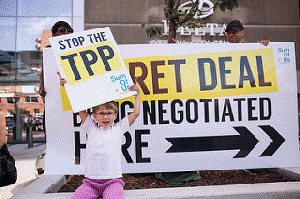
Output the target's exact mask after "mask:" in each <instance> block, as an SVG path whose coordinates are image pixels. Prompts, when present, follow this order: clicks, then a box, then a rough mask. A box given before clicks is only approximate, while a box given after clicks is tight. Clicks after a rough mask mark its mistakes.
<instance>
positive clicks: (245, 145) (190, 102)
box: [45, 43, 300, 174]
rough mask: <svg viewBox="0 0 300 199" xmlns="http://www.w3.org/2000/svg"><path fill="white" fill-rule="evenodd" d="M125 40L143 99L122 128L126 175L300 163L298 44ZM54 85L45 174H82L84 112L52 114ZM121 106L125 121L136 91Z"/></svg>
mask: <svg viewBox="0 0 300 199" xmlns="http://www.w3.org/2000/svg"><path fill="white" fill-rule="evenodd" d="M119 47H120V51H121V53H122V57H123V58H124V63H125V64H126V66H127V68H128V70H129V73H130V75H131V76H132V77H133V78H137V82H138V85H139V86H140V90H141V101H142V107H141V114H140V116H139V117H138V118H137V120H136V121H135V123H134V124H133V125H132V127H131V130H130V131H129V132H124V137H123V145H122V154H123V158H122V167H123V172H124V173H143V172H172V171H195V170H227V169H251V168H274V167H296V166H299V163H300V156H299V135H298V128H299V126H298V108H297V87H296V84H297V79H296V65H295V49H294V44H293V43H270V44H269V45H268V46H267V47H264V46H263V45H260V44H185V45H180V44H174V45H151V44H147V45H121V46H119ZM45 53H47V52H45ZM46 56H47V54H46ZM50 57H51V55H50ZM45 61H46V60H45ZM49 61H50V60H49ZM50 62H51V61H50ZM48 72H49V73H51V70H50V71H49V68H48V69H46V75H47V73H48ZM52 81H58V79H56V80H54V79H53V80H52ZM47 86H49V87H47V88H48V89H50V90H52V91H51V92H50V94H49V95H48V94H47V99H46V114H47V115H46V118H48V119H47V122H46V125H47V156H48V155H49V156H48V157H47V159H46V173H47V174H81V173H83V172H84V164H83V163H84V161H85V147H86V145H85V144H86V139H87V138H86V134H85V132H83V131H82V130H81V128H80V118H79V117H78V115H77V114H73V113H72V112H70V111H66V112H65V114H68V115H63V116H61V117H59V118H58V117H53V115H52V116H51V115H50V114H53V113H51V112H53V111H51V109H53V110H57V109H59V107H56V106H57V103H56V102H57V101H59V100H60V96H59V87H58V86H57V88H52V87H51V85H47ZM48 103H51V104H48ZM118 103H119V114H118V118H117V120H120V119H121V118H123V117H124V116H125V115H126V114H128V113H129V112H131V111H132V110H133V103H134V98H133V97H129V98H124V99H121V100H118ZM54 106H55V107H56V108H55V109H54ZM48 114H49V115H48ZM55 114H60V113H57V112H56V113H55ZM66 117H68V119H65V118H66ZM48 120H51V121H49V122H48ZM60 120H62V121H60ZM48 128H49V130H48ZM49 131H50V132H49ZM48 132H49V133H48ZM57 137H59V139H57ZM48 140H49V142H48ZM57 162H59V164H57ZM174 163H176V164H174ZM61 165H63V166H61Z"/></svg>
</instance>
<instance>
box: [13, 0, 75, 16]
mask: <svg viewBox="0 0 300 199" xmlns="http://www.w3.org/2000/svg"><path fill="white" fill-rule="evenodd" d="M18 15H19V16H68V17H71V16H72V0H63V1H62V0H51V1H47V0H19V1H18Z"/></svg>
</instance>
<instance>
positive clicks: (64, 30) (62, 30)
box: [39, 21, 74, 97]
mask: <svg viewBox="0 0 300 199" xmlns="http://www.w3.org/2000/svg"><path fill="white" fill-rule="evenodd" d="M51 31H52V37H57V36H60V35H66V34H70V33H73V32H74V31H73V29H72V27H71V26H70V25H69V24H68V23H67V22H65V21H58V22H56V23H55V24H54V25H53V26H52V29H51ZM46 47H50V46H46ZM43 71H44V70H43V67H42V70H41V74H40V88H39V94H40V96H42V97H45V96H46V91H45V87H44V73H43Z"/></svg>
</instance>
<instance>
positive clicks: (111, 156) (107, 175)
mask: <svg viewBox="0 0 300 199" xmlns="http://www.w3.org/2000/svg"><path fill="white" fill-rule="evenodd" d="M60 82H61V84H64V83H65V82H66V81H65V80H64V79H62V78H61V80H60ZM129 90H130V91H137V94H136V95H135V105H134V110H133V112H132V113H131V114H129V115H128V116H127V117H125V118H123V119H122V120H121V121H120V122H118V123H116V124H114V120H115V119H116V117H117V113H118V107H117V104H116V103H115V102H113V101H111V102H107V103H105V104H101V105H98V106H95V107H93V108H92V112H93V113H92V116H93V117H91V116H90V115H89V114H88V113H87V112H86V111H80V112H79V113H78V114H79V116H80V118H81V121H82V127H83V128H84V129H85V130H86V132H87V134H88V138H87V144H86V169H85V177H86V178H85V179H84V180H83V184H82V185H81V186H80V187H78V188H77V189H76V191H75V193H74V194H73V196H72V199H78V198H84V199H87V198H97V197H98V196H100V195H102V196H103V198H104V199H112V198H116V199H122V198H123V195H124V190H123V186H124V184H125V183H124V182H123V180H122V170H121V157H122V156H121V155H122V154H121V145H122V144H121V141H122V136H123V133H125V132H126V131H128V130H129V126H131V125H132V124H133V122H134V121H135V119H136V118H137V117H138V116H139V114H140V107H141V102H140V91H139V87H138V86H137V85H136V84H135V85H132V86H131V87H130V88H129Z"/></svg>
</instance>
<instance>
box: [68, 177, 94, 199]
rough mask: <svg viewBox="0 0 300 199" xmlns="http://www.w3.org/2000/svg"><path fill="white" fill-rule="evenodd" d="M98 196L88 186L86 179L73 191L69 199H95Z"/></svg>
mask: <svg viewBox="0 0 300 199" xmlns="http://www.w3.org/2000/svg"><path fill="white" fill-rule="evenodd" d="M98 196H99V192H98V190H97V189H96V188H94V187H93V186H92V185H91V184H90V182H89V180H88V179H84V180H83V184H82V185H81V186H79V187H78V188H77V189H76V190H75V193H74V194H73V195H72V198H71V199H96V198H97V197H98Z"/></svg>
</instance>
